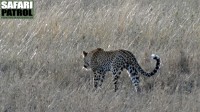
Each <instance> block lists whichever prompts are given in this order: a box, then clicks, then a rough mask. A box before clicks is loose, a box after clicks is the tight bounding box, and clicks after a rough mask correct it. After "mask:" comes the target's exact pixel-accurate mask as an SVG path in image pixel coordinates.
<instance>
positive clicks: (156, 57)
mask: <svg viewBox="0 0 200 112" xmlns="http://www.w3.org/2000/svg"><path fill="white" fill-rule="evenodd" d="M151 58H152V59H160V57H159V56H158V55H156V54H151Z"/></svg>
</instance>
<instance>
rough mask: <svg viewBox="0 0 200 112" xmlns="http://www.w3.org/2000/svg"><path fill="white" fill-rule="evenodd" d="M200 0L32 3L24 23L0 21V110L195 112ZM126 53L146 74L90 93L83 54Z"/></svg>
mask: <svg viewBox="0 0 200 112" xmlns="http://www.w3.org/2000/svg"><path fill="white" fill-rule="evenodd" d="M199 6H200V1H199V0H108V1H107V0H57V1H56V0H40V1H39V0H38V1H35V17H34V19H30V20H24V19H21V20H14V19H11V20H3V19H1V20H0V111H1V112H199V111H200V61H199V60H200V52H199V51H200V48H199V45H200V12H199V11H200V7H199ZM97 47H101V48H104V49H105V50H113V49H127V50H130V51H131V52H133V53H134V54H135V56H136V57H137V60H138V62H139V64H140V65H141V66H142V67H143V68H144V69H145V70H146V71H151V70H152V69H153V67H154V66H155V62H154V61H152V60H151V59H150V55H151V54H152V53H155V54H158V55H159V56H160V57H161V60H162V64H161V69H160V71H159V72H158V73H157V74H156V75H155V76H153V77H150V78H148V77H145V76H142V75H141V88H142V90H143V91H142V93H141V94H136V93H135V92H134V89H133V87H132V85H131V81H130V79H129V77H128V75H127V73H126V72H123V73H122V74H121V78H120V82H121V83H120V89H119V91H117V92H114V91H113V88H114V87H113V83H112V75H111V73H108V74H107V75H106V80H105V83H104V84H103V86H102V88H101V89H97V90H96V91H94V88H93V74H92V72H91V71H84V70H82V65H83V60H82V57H81V53H82V51H83V50H86V51H90V50H92V49H94V48H97Z"/></svg>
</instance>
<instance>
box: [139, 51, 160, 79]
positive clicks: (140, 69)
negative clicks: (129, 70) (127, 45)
mask: <svg viewBox="0 0 200 112" xmlns="http://www.w3.org/2000/svg"><path fill="white" fill-rule="evenodd" d="M151 57H152V59H154V60H156V67H155V68H154V70H153V71H152V72H150V73H147V72H145V71H144V70H143V69H142V68H141V66H140V65H139V64H138V72H140V73H141V74H143V75H145V76H147V77H151V76H153V75H155V74H156V73H157V72H158V70H159V68H160V57H159V56H158V55H155V54H152V55H151Z"/></svg>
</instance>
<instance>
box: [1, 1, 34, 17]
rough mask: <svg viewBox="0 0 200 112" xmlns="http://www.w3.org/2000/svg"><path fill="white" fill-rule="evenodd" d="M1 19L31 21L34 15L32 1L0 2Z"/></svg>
mask: <svg viewBox="0 0 200 112" xmlns="http://www.w3.org/2000/svg"><path fill="white" fill-rule="evenodd" d="M0 2H1V18H2V19H12V18H13V19H32V18H33V14H34V3H33V0H16V1H15V0H12V1H11V0H1V1H0Z"/></svg>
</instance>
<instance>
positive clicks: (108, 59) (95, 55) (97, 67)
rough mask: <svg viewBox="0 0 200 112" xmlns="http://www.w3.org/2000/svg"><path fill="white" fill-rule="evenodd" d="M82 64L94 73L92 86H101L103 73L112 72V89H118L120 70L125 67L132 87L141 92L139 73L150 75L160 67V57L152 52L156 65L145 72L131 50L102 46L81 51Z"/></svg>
mask: <svg viewBox="0 0 200 112" xmlns="http://www.w3.org/2000/svg"><path fill="white" fill-rule="evenodd" d="M82 56H83V60H84V64H83V68H85V69H87V70H88V69H90V70H92V72H93V73H94V78H93V82H94V88H98V87H101V85H102V83H103V81H104V79H105V74H106V73H107V72H111V73H112V74H113V83H114V91H115V92H116V91H117V90H118V89H119V78H120V74H121V72H122V71H123V70H124V69H125V70H126V71H127V73H128V74H129V77H130V79H131V82H132V85H133V89H134V90H135V91H136V92H141V88H140V86H139V83H140V79H139V74H138V73H141V74H143V75H144V76H147V77H151V76H153V75H155V74H156V73H157V72H158V70H159V69H160V57H159V56H158V55H156V54H152V55H151V57H152V59H154V60H156V66H155V68H154V69H153V71H151V72H146V71H145V70H144V69H142V67H141V66H140V65H139V63H138V61H137V59H136V57H135V55H133V53H132V52H130V51H128V50H124V49H118V50H110V51H106V50H104V49H102V48H96V49H94V50H91V51H89V52H86V51H83V52H82Z"/></svg>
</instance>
